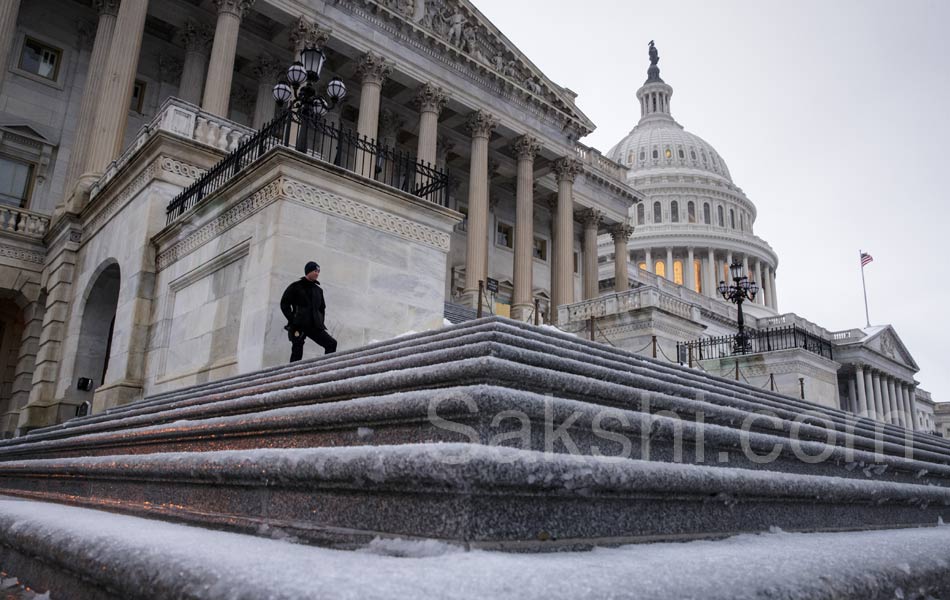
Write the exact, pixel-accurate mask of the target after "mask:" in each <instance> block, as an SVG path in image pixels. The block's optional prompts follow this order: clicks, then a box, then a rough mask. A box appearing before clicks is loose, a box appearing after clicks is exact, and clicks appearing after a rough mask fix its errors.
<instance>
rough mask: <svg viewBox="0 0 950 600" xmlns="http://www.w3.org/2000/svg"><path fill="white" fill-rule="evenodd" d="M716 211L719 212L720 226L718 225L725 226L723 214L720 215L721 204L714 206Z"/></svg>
mask: <svg viewBox="0 0 950 600" xmlns="http://www.w3.org/2000/svg"><path fill="white" fill-rule="evenodd" d="M716 211H717V212H718V213H719V226H720V227H725V226H726V220H725V219H724V218H723V216H722V207H721V206H717V207H716Z"/></svg>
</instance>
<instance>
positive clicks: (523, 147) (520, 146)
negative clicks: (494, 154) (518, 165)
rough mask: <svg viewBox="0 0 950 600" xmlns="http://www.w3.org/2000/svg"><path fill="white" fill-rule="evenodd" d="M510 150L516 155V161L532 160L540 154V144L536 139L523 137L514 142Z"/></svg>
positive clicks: (527, 136) (528, 136)
mask: <svg viewBox="0 0 950 600" xmlns="http://www.w3.org/2000/svg"><path fill="white" fill-rule="evenodd" d="M512 148H514V149H515V153H516V154H517V155H518V160H532V161H533V160H534V159H535V158H536V157H537V156H538V153H539V152H541V142H540V141H538V138H536V137H533V136H530V135H523V136H521V137H519V138H518V139H516V140H515V143H514V144H512Z"/></svg>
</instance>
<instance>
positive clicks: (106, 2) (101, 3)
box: [92, 0, 119, 17]
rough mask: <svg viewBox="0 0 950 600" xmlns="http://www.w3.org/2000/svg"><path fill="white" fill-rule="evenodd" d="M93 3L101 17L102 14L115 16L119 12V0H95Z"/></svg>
mask: <svg viewBox="0 0 950 600" xmlns="http://www.w3.org/2000/svg"><path fill="white" fill-rule="evenodd" d="M92 5H93V7H94V8H95V9H96V13H97V14H98V15H99V16H100V17H101V16H102V15H111V16H113V17H115V16H117V15H118V14H119V0H93V3H92Z"/></svg>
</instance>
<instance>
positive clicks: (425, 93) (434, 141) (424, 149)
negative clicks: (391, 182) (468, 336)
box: [415, 83, 540, 263]
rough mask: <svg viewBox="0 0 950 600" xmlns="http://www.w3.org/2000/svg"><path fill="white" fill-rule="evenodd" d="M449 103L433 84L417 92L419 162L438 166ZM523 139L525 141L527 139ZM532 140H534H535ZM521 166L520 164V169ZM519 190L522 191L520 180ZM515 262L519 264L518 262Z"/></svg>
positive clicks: (532, 158)
mask: <svg viewBox="0 0 950 600" xmlns="http://www.w3.org/2000/svg"><path fill="white" fill-rule="evenodd" d="M447 101H448V96H447V95H446V93H445V90H443V89H442V88H440V87H436V86H434V85H432V84H431V83H424V84H422V85H421V86H420V87H419V91H418V92H416V97H415V104H416V106H417V107H418V108H419V148H418V151H417V152H416V155H417V156H418V158H419V162H421V163H423V164H426V165H430V166H433V167H434V166H436V150H437V147H438V139H439V115H440V114H442V109H443V108H445V104H446V102H447ZM521 139H522V140H524V139H525V138H521ZM530 139H532V140H533V139H534V138H530ZM536 142H537V140H535V145H537V143H536ZM516 145H517V144H516ZM537 147H538V148H539V149H540V145H537ZM537 153H538V151H535V152H534V155H532V156H531V165H532V168H533V165H534V156H535V155H537ZM519 157H520V154H519ZM519 160H520V158H519ZM520 164H521V163H520V162H519V168H520ZM519 174H520V171H519ZM533 180H534V176H533V171H532V182H533ZM518 189H519V190H520V189H521V188H520V179H519V188H518ZM529 191H530V190H529ZM515 262H516V263H517V260H516V261H515Z"/></svg>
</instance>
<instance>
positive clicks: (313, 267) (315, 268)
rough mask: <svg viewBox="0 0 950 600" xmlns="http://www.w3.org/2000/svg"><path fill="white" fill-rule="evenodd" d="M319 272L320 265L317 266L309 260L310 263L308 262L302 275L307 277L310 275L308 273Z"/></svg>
mask: <svg viewBox="0 0 950 600" xmlns="http://www.w3.org/2000/svg"><path fill="white" fill-rule="evenodd" d="M319 270H320V265H318V264H317V263H315V262H313V261H312V260H311V261H310V262H308V263H307V265H306V266H305V267H304V268H303V274H304V275H309V274H310V271H319Z"/></svg>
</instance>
